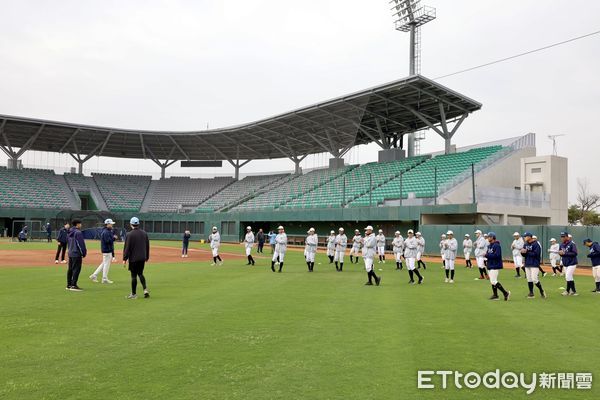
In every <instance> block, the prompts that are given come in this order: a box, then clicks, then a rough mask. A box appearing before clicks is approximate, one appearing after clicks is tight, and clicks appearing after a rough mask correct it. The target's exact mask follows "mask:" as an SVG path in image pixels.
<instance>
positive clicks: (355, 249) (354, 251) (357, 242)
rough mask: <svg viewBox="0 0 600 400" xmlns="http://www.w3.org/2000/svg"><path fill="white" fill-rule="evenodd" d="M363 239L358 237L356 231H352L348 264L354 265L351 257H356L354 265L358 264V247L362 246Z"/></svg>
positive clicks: (358, 234) (357, 231)
mask: <svg viewBox="0 0 600 400" xmlns="http://www.w3.org/2000/svg"><path fill="white" fill-rule="evenodd" d="M362 241H363V238H362V236H361V235H360V231H359V230H358V229H355V230H354V237H353V238H352V249H351V250H350V262H351V263H355V262H354V260H353V259H352V257H353V256H354V257H356V263H355V264H358V257H359V255H360V246H361V245H362Z"/></svg>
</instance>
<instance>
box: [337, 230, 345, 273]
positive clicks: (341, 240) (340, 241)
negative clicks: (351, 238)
mask: <svg viewBox="0 0 600 400" xmlns="http://www.w3.org/2000/svg"><path fill="white" fill-rule="evenodd" d="M338 232H339V233H338V235H337V236H336V237H335V242H334V243H335V255H334V258H333V261H335V270H336V271H338V272H342V270H343V269H344V254H345V253H346V247H347V246H348V238H347V237H346V234H345V233H344V228H340V229H339V230H338ZM338 263H339V268H338Z"/></svg>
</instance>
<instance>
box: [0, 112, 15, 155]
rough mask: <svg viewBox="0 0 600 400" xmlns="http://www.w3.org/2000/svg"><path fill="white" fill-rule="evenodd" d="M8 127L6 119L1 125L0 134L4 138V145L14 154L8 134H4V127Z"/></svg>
mask: <svg viewBox="0 0 600 400" xmlns="http://www.w3.org/2000/svg"><path fill="white" fill-rule="evenodd" d="M5 126H6V119H3V120H2V124H1V125H0V133H2V137H3V138H4V144H5V146H6V148H7V149H8V150H9V151H10V152H12V151H13V149H12V147H10V141H9V140H8V136H6V132H4V127H5Z"/></svg>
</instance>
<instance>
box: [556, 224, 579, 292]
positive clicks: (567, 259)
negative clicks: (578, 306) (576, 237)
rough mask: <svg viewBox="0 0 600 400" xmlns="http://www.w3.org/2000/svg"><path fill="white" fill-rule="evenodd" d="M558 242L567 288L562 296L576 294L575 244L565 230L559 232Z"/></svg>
mask: <svg viewBox="0 0 600 400" xmlns="http://www.w3.org/2000/svg"><path fill="white" fill-rule="evenodd" d="M560 240H561V241H562V243H561V244H560V247H559V250H558V254H560V256H561V258H562V263H563V267H564V269H565V279H566V281H567V289H566V290H565V291H564V292H562V295H563V296H569V295H571V296H578V293H577V290H576V289H575V270H576V269H577V246H575V243H573V241H572V240H571V237H570V235H569V234H568V233H567V232H561V233H560Z"/></svg>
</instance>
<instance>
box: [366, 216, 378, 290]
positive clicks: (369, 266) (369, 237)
mask: <svg viewBox="0 0 600 400" xmlns="http://www.w3.org/2000/svg"><path fill="white" fill-rule="evenodd" d="M376 248H377V238H376V237H375V234H374V233H373V227H372V226H371V225H369V226H367V227H366V228H365V238H364V241H363V248H362V256H363V260H364V262H365V269H366V270H367V278H368V279H369V280H368V281H367V283H365V285H368V286H371V285H373V279H375V284H376V285H377V286H379V284H380V283H381V277H379V276H377V275H376V274H375V270H374V268H373V263H374V259H375V250H376Z"/></svg>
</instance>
